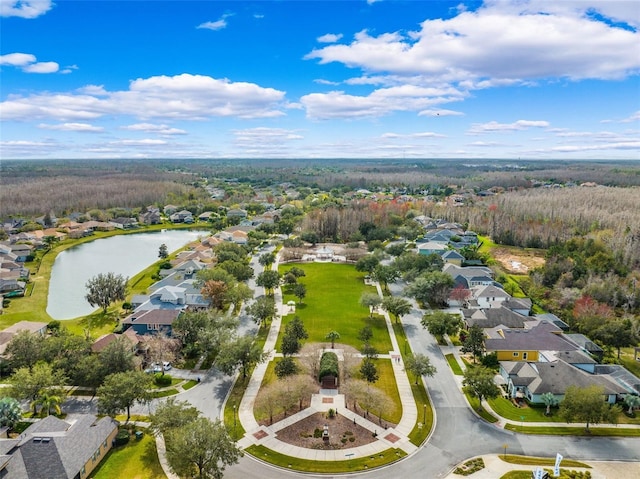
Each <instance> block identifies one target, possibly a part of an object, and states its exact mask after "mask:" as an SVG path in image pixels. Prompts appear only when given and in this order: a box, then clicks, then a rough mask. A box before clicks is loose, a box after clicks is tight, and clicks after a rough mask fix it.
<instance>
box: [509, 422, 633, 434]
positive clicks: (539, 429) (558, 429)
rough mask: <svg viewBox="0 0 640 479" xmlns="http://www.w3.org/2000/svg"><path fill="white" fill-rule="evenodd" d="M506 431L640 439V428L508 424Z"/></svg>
mask: <svg viewBox="0 0 640 479" xmlns="http://www.w3.org/2000/svg"><path fill="white" fill-rule="evenodd" d="M504 428H505V429H507V430H509V431H514V432H520V433H523V434H543V435H547V436H586V437H594V436H605V437H606V436H615V437H640V428H625V427H621V428H615V427H592V428H591V429H589V431H588V432H587V430H586V429H585V428H584V427H571V426H519V425H517V424H507V425H506V426H505V427H504Z"/></svg>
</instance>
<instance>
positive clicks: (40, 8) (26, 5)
mask: <svg viewBox="0 0 640 479" xmlns="http://www.w3.org/2000/svg"><path fill="white" fill-rule="evenodd" d="M52 7H53V3H52V2H51V0H0V17H22V18H36V17H39V16H40V15H42V14H44V13H47V12H48V11H49V10H51V8H52Z"/></svg>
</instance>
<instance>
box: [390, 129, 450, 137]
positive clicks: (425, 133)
mask: <svg viewBox="0 0 640 479" xmlns="http://www.w3.org/2000/svg"><path fill="white" fill-rule="evenodd" d="M380 137H381V138H446V137H447V136H446V135H443V134H442V133H435V132H433V131H423V132H418V133H407V134H402V133H383V134H382V135H381V136H380Z"/></svg>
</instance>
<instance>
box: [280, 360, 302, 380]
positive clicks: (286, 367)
mask: <svg viewBox="0 0 640 479" xmlns="http://www.w3.org/2000/svg"><path fill="white" fill-rule="evenodd" d="M297 372H298V365H297V364H296V362H295V361H294V359H293V358H292V357H291V356H285V357H284V358H282V359H281V360H280V361H278V362H277V363H276V367H275V373H276V376H278V379H282V378H284V377H287V376H293V375H294V374H297Z"/></svg>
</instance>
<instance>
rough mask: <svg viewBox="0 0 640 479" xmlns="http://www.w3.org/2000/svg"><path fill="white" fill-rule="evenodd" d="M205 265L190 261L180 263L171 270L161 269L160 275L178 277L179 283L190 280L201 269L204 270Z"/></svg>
mask: <svg viewBox="0 0 640 479" xmlns="http://www.w3.org/2000/svg"><path fill="white" fill-rule="evenodd" d="M206 267H207V265H206V264H205V263H203V262H201V261H198V260H194V259H190V260H187V261H182V262H181V263H179V264H178V265H176V266H174V267H173V268H171V269H161V270H160V275H161V276H163V277H166V276H170V275H176V274H177V275H179V276H180V278H181V281H184V280H185V279H191V278H193V276H194V275H195V274H196V273H197V272H198V271H200V270H201V269H205V268H206Z"/></svg>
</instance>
